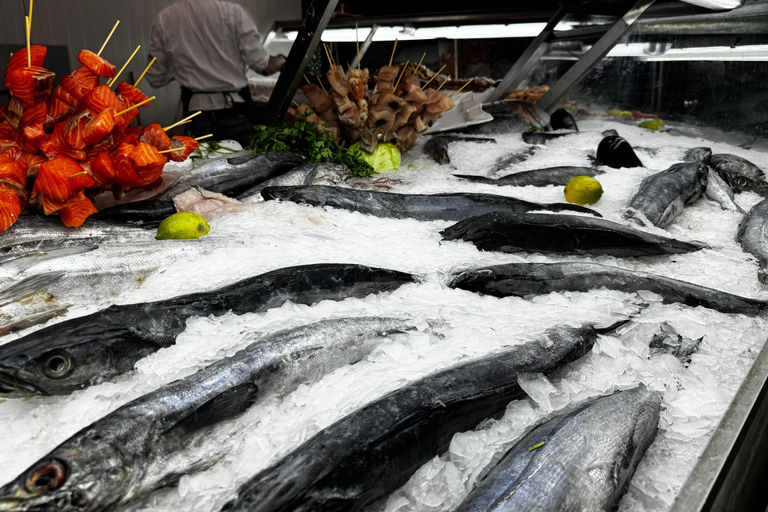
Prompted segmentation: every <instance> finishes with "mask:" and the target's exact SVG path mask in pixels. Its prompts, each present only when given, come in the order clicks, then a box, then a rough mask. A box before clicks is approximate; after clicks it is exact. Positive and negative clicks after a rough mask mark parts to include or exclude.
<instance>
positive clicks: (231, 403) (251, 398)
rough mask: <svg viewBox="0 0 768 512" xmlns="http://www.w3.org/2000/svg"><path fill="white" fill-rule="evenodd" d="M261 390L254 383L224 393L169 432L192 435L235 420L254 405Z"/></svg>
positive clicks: (247, 383) (206, 403) (185, 418)
mask: <svg viewBox="0 0 768 512" xmlns="http://www.w3.org/2000/svg"><path fill="white" fill-rule="evenodd" d="M258 391H259V388H258V386H257V385H256V384H254V383H253V382H246V383H245V384H240V385H239V386H235V387H233V388H231V389H228V390H226V391H224V392H223V393H220V394H218V395H216V396H215V397H213V398H211V399H210V400H208V401H207V402H205V403H204V404H202V405H201V406H200V407H198V408H197V409H195V410H194V411H192V412H191V413H190V414H189V415H188V416H185V417H184V418H182V419H181V420H180V421H178V422H177V423H175V424H174V425H173V426H172V427H170V428H169V429H168V430H169V431H171V430H173V431H175V432H179V433H182V434H191V433H193V432H195V431H197V430H199V429H201V428H205V427H207V426H209V425H213V424H215V423H219V422H221V421H223V420H226V419H229V418H234V417H235V416H238V415H240V414H242V413H243V412H245V411H246V410H248V408H250V407H251V405H253V404H254V402H255V401H256V398H257V395H258Z"/></svg>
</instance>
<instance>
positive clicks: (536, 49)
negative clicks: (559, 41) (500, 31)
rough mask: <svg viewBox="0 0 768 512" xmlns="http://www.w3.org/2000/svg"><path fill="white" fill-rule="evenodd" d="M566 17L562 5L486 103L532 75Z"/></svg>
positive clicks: (499, 96) (496, 98)
mask: <svg viewBox="0 0 768 512" xmlns="http://www.w3.org/2000/svg"><path fill="white" fill-rule="evenodd" d="M563 16H565V6H564V5H561V6H560V8H559V9H558V10H557V12H556V13H555V14H554V16H552V18H550V20H549V22H548V23H547V26H546V27H544V29H543V30H542V31H541V32H539V35H537V36H536V38H534V40H533V41H531V44H529V45H528V48H526V49H525V51H524V52H523V53H522V55H520V57H519V58H518V59H517V61H516V62H515V63H514V64H513V65H512V67H511V68H509V71H507V74H506V75H505V76H504V78H503V79H502V80H501V83H500V84H499V85H498V86H496V88H495V89H494V91H493V92H492V93H491V95H490V96H488V99H486V100H485V101H486V102H488V103H490V102H493V101H496V100H498V99H499V98H501V96H502V94H504V93H506V92H507V91H511V90H513V89H516V88H517V87H519V86H520V84H521V83H523V80H525V78H526V77H527V76H528V75H529V74H530V73H531V71H532V70H533V68H534V67H535V66H536V64H537V63H538V61H539V59H540V58H541V57H542V55H544V53H545V52H546V51H547V46H548V45H547V39H549V36H550V35H552V33H553V32H554V31H555V27H556V26H557V24H558V23H560V20H562V19H563Z"/></svg>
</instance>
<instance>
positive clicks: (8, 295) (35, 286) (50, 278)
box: [0, 272, 65, 306]
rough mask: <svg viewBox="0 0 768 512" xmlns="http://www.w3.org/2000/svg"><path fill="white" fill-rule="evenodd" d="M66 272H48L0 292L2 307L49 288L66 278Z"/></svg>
mask: <svg viewBox="0 0 768 512" xmlns="http://www.w3.org/2000/svg"><path fill="white" fill-rule="evenodd" d="M64 274H65V272H46V273H44V274H37V275H34V276H30V277H26V278H24V279H22V280H20V281H17V282H15V283H13V284H12V285H10V286H8V287H6V288H4V289H3V290H0V306H4V305H6V304H8V303H10V302H14V301H17V300H21V299H23V298H24V297H28V296H29V295H32V294H33V293H37V292H39V291H40V290H43V289H45V288H47V287H48V286H50V285H52V284H54V283H56V282H57V281H58V280H59V279H61V278H62V277H63V276H64Z"/></svg>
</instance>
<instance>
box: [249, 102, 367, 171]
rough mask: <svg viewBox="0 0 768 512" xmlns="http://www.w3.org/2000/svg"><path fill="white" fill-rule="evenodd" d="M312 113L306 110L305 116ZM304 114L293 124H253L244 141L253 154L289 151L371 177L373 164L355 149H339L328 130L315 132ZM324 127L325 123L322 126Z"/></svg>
mask: <svg viewBox="0 0 768 512" xmlns="http://www.w3.org/2000/svg"><path fill="white" fill-rule="evenodd" d="M311 113H312V112H311V111H310V110H307V114H306V115H309V114H311ZM304 117H305V116H301V115H297V116H296V119H297V121H296V124H293V125H290V124H288V123H286V122H280V123H279V124H278V125H276V126H273V127H268V126H264V125H258V126H254V127H253V129H254V130H255V132H256V133H255V134H254V136H253V138H251V140H250V142H249V143H248V148H249V149H252V150H253V152H254V153H263V152H264V151H291V152H293V153H297V154H299V155H304V156H306V157H307V158H308V159H309V161H310V162H333V163H337V164H344V165H346V166H347V167H349V169H350V170H351V171H352V174H354V175H355V176H361V177H364V176H371V175H373V174H374V170H373V167H371V165H370V164H368V163H366V162H365V161H363V159H362V158H360V150H359V149H350V148H343V147H341V146H340V145H339V143H338V142H336V139H334V138H333V134H331V133H330V132H323V133H317V132H316V131H315V123H308V122H307V121H305V120H304ZM326 126H328V125H326Z"/></svg>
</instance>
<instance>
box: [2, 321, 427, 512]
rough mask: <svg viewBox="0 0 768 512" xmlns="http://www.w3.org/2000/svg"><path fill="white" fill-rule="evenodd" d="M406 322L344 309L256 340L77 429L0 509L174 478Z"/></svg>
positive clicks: (115, 493)
mask: <svg viewBox="0 0 768 512" xmlns="http://www.w3.org/2000/svg"><path fill="white" fill-rule="evenodd" d="M408 330H413V326H412V325H411V324H410V323H409V322H408V321H406V320H402V319H397V318H380V317H357V318H340V319H334V320H325V321H322V322H317V323H314V324H310V325H305V326H302V327H298V328H296V329H290V330H285V331H281V332H278V333H275V334H272V335H270V336H267V337H264V338H262V339H257V340H255V341H254V342H253V343H251V344H250V345H248V346H247V347H246V348H244V349H243V350H240V351H239V352H237V353H236V354H234V355H233V356H232V357H227V358H225V359H222V360H220V361H217V362H215V363H213V364H212V365H210V366H208V367H206V368H203V369H202V370H200V371H198V372H197V373H195V374H193V375H190V376H189V377H185V378H183V379H179V380H177V381H175V382H172V383H170V384H167V385H165V386H163V387H161V388H159V389H157V390H156V391H153V392H151V393H148V394H146V395H144V396H142V397H140V398H137V399H135V400H133V401H131V402H129V403H127V404H126V405H124V406H122V407H120V408H119V409H117V410H116V411H114V412H112V413H110V414H108V415H107V416H105V417H103V418H101V419H100V420H98V421H96V422H94V423H92V424H91V425H89V426H87V427H85V428H84V429H82V430H80V432H78V433H77V434H75V435H73V436H72V437H70V438H69V439H67V440H66V441H64V442H63V443H62V444H60V445H59V446H58V447H56V448H55V449H53V450H52V451H51V452H50V453H48V454H47V455H46V456H44V457H43V458H42V459H40V460H39V461H38V462H36V463H35V464H33V465H32V466H31V467H30V468H29V469H28V470H27V471H25V472H24V473H22V474H21V475H19V477H18V478H17V479H16V480H14V481H12V482H10V483H8V484H7V485H5V486H4V487H3V488H1V489H0V510H16V511H32V510H42V509H45V510H59V511H77V512H90V511H97V510H105V509H106V508H110V507H112V506H114V505H117V504H122V503H126V502H128V501H130V500H133V499H136V498H139V497H141V496H142V495H144V494H147V493H149V492H151V491H152V490H154V489H158V488H160V487H164V486H167V485H171V484H173V483H175V482H176V481H178V480H179V478H181V476H182V475H185V474H188V473H193V472H196V471H200V470H203V469H205V468H207V467H210V466H212V465H213V464H214V463H215V462H216V461H217V459H218V457H219V456H221V455H223V453H221V452H222V451H223V449H224V447H223V446H222V444H225V443H221V439H225V438H227V437H228V436H229V435H232V434H234V433H235V432H236V429H237V426H235V425H231V424H228V423H227V420H230V419H232V418H234V417H236V416H239V415H240V414H242V413H243V412H245V411H246V410H248V409H249V408H250V407H252V406H253V405H254V404H256V403H258V402H259V401H261V400H262V399H264V398H265V397H268V396H274V395H278V396H285V395H286V394H287V393H289V392H291V391H293V390H294V389H296V388H297V387H298V386H299V385H300V384H304V383H312V382H316V381H317V380H319V379H320V378H321V377H322V376H323V375H325V374H327V373H329V372H332V371H333V370H335V369H336V368H339V367H340V366H343V365H345V364H351V363H355V362H357V361H359V360H360V359H362V358H364V357H365V356H366V355H368V354H369V353H370V352H371V350H373V349H374V348H376V347H377V346H379V345H381V344H382V342H384V341H386V337H387V336H389V335H391V334H394V333H401V332H405V331H408ZM251 338H253V336H251ZM222 424H223V425H222ZM211 439H216V440H215V441H213V446H212V448H210V449H206V450H205V452H206V453H208V454H209V455H207V456H206V457H205V458H201V457H200V452H201V451H202V450H201V446H202V445H208V446H210V445H211ZM211 451H212V452H213V453H211Z"/></svg>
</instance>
